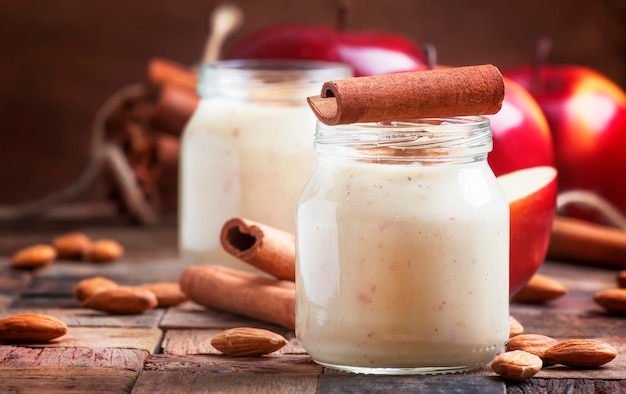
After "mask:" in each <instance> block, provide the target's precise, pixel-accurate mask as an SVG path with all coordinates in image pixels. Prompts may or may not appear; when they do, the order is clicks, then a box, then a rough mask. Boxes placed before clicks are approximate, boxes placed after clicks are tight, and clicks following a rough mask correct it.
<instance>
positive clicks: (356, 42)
mask: <svg viewBox="0 0 626 394" xmlns="http://www.w3.org/2000/svg"><path fill="white" fill-rule="evenodd" d="M223 58H224V59H302V60H320V61H330V62H339V63H345V64H348V65H350V66H351V67H352V69H353V73H354V75H355V76H357V77H358V76H365V75H379V74H388V73H394V72H402V71H414V70H424V69H427V66H426V60H425V58H424V54H423V52H422V49H421V47H420V46H419V45H418V44H416V43H414V42H413V41H411V40H409V39H407V38H405V37H403V36H401V35H396V34H391V33H383V32H375V31H360V32H352V31H342V30H337V29H333V28H330V27H327V26H305V25H293V24H280V25H274V26H270V27H267V28H264V29H261V30H258V31H256V32H253V33H252V34H251V35H249V36H247V37H245V38H243V39H242V40H240V41H238V42H236V43H235V44H233V45H232V46H231V47H230V48H228V49H227V50H226V51H225V52H224V56H223Z"/></svg>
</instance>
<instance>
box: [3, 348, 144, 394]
mask: <svg viewBox="0 0 626 394" xmlns="http://www.w3.org/2000/svg"><path fill="white" fill-rule="evenodd" d="M147 355H148V353H147V352H146V351H144V350H140V349H126V348H87V347H79V348H72V347H42V348H31V347H25V346H0V382H1V383H0V392H20V393H27V392H33V393H39V392H45V393H57V392H58V393H64V392H111V393H122V392H130V389H131V388H132V385H133V383H134V381H135V379H136V377H137V376H138V374H139V372H140V371H141V369H142V368H143V363H144V360H145V358H146V357H147Z"/></svg>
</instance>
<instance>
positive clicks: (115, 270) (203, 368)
mask: <svg viewBox="0 0 626 394" xmlns="http://www.w3.org/2000/svg"><path fill="white" fill-rule="evenodd" d="M0 226H1V227H0V316H7V315H13V314H17V313H22V312H27V311H28V312H41V313H46V314H49V315H52V316H55V317H57V318H59V319H61V320H63V321H64V322H65V323H67V325H68V326H69V332H68V334H67V335H66V336H64V337H62V338H59V339H58V340H56V341H55V342H52V343H48V344H45V345H42V344H39V345H22V346H16V345H12V344H0V392H10V393H17V392H20V393H22V392H24V393H27V392H47V393H53V392H89V393H91V392H111V393H126V392H130V393H137V394H139V393H157V392H165V393H178V392H193V393H196V392H256V393H276V392H295V393H316V392H320V393H326V392H337V393H338V392H341V393H343V392H359V393H361V392H379V391H382V392H387V391H389V392H396V393H399V392H428V393H432V392H442V393H444V392H445V393H448V392H457V393H465V392H468V393H505V392H508V393H546V392H549V393H596V392H597V393H620V392H626V341H625V338H626V317H614V316H609V315H607V314H605V313H604V312H603V311H602V310H601V309H600V308H599V307H598V306H596V305H595V304H594V302H593V300H592V295H593V293H594V292H595V291H596V290H599V289H603V288H609V287H615V274H616V271H615V270H606V269H599V268H591V267H583V266H575V265H570V264H564V263H556V262H546V263H545V264H544V266H543V267H542V268H541V272H543V273H545V274H548V275H550V276H552V277H554V278H556V279H558V280H560V281H561V282H562V283H563V284H565V285H566V286H568V287H569V289H570V292H569V293H568V294H566V295H565V296H563V297H561V298H559V299H558V300H555V301H552V302H550V303H548V304H545V305H520V304H513V305H512V306H511V314H512V315H513V316H515V317H516V318H518V320H520V321H521V322H522V323H523V325H524V326H525V329H526V332H528V333H539V334H545V335H550V336H553V337H555V338H558V339H566V338H577V337H582V338H597V339H602V340H605V341H607V342H609V343H611V344H612V345H613V346H615V347H616V348H617V349H618V351H619V352H620V354H619V355H618V357H617V358H616V359H615V360H613V361H612V362H611V363H609V364H607V365H605V366H603V367H601V368H598V369H591V370H577V369H570V368H565V367H561V366H553V367H549V368H544V369H543V370H542V371H540V372H539V373H538V374H537V375H536V376H535V377H534V378H532V379H530V380H527V381H525V382H522V383H515V382H507V381H504V380H502V379H501V378H500V377H498V376H497V375H495V374H494V373H493V372H491V370H490V369H489V368H488V367H485V368H484V369H482V370H480V371H475V372H472V373H465V374H455V375H444V376H363V375H352V374H344V373H336V372H332V371H329V370H325V369H324V368H322V367H321V366H318V365H316V364H315V363H313V362H312V361H311V359H310V358H309V357H308V355H307V354H306V352H305V351H304V350H303V349H302V347H301V346H300V345H299V343H298V340H297V339H296V338H295V336H294V334H293V332H288V331H287V330H284V329H281V328H279V327H274V326H267V325H266V324H263V323H260V322H255V321H251V320H248V319H245V318H241V317H239V316H233V315H229V314H224V313H218V312H216V311H210V310H207V309H205V308H203V307H200V306H198V305H196V304H194V303H192V302H188V303H185V304H183V305H180V306H177V307H171V308H167V309H163V308H159V309H154V310H151V311H149V312H146V313H144V314H141V315H131V316H116V315H107V314H104V313H101V312H97V311H92V310H88V309H84V308H81V307H80V306H79V305H78V303H77V301H75V300H74V298H73V297H72V294H71V289H72V287H73V286H74V284H75V283H77V282H78V281H79V280H81V279H83V278H86V277H90V276H95V275H103V276H107V277H110V278H111V279H113V280H116V281H117V282H119V283H121V284H140V283H147V282H156V281H177V280H178V276H179V274H180V272H181V271H182V270H183V269H184V266H183V265H182V264H181V262H180V261H179V259H178V255H177V246H176V227H175V225H173V224H169V225H157V226H152V227H132V226H120V225H116V224H113V223H111V222H110V221H107V220H100V221H89V222H85V221H81V220H72V221H58V220H56V221H55V220H47V221H40V222H37V223H31V224H20V225H10V226H9V225H1V224H0ZM67 231H83V232H85V233H86V234H88V235H89V236H91V237H93V238H104V237H107V238H115V239H117V240H119V241H120V242H121V243H122V244H124V246H125V247H126V255H125V256H124V257H123V258H122V259H121V260H119V261H117V262H114V263H110V264H93V263H81V262H71V261H62V260H57V261H56V262H54V263H53V264H52V265H50V266H48V267H45V268H43V269H40V270H37V271H34V272H30V271H21V270H14V269H11V268H10V267H9V259H10V255H11V254H12V253H13V252H15V251H16V250H17V249H19V248H21V247H24V246H29V245H32V244H35V243H40V242H50V241H51V240H52V238H53V237H54V236H56V235H59V234H61V233H63V232H67ZM250 325H252V326H260V327H266V328H270V329H273V330H276V331H278V332H280V333H282V334H283V335H284V336H285V337H286V338H288V339H289V344H288V345H287V346H286V347H285V348H283V349H281V350H280V351H279V352H277V353H275V354H272V355H269V356H264V357H256V358H229V357H225V356H223V355H220V354H219V353H218V352H217V351H216V350H215V349H214V348H212V346H211V345H210V340H211V338H212V336H213V335H215V334H216V333H217V332H219V331H221V330H223V329H225V328H230V327H236V326H250Z"/></svg>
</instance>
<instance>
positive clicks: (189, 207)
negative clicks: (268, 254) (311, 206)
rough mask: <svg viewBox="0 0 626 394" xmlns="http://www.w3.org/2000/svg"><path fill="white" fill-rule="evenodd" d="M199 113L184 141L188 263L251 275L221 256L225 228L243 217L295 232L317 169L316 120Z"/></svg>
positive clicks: (280, 110)
mask: <svg viewBox="0 0 626 394" xmlns="http://www.w3.org/2000/svg"><path fill="white" fill-rule="evenodd" d="M199 105H200V108H198V110H197V111H196V113H195V114H194V116H193V117H192V118H191V120H190V122H189V124H188V126H187V128H186V132H185V135H184V137H183V141H182V154H181V158H182V159H181V166H182V172H181V190H182V193H181V211H180V243H181V252H182V258H183V260H184V261H188V262H203V261H204V262H212V263H219V262H221V263H224V262H228V263H229V265H240V268H248V267H249V266H248V265H247V264H242V263H239V262H238V261H236V260H235V259H232V258H231V257H230V256H228V255H227V254H226V253H225V252H223V250H222V248H221V246H220V244H219V234H220V230H221V228H222V225H223V224H224V223H225V222H226V221H227V220H228V219H230V218H232V217H235V216H243V217H246V218H249V219H252V220H255V221H257V222H260V223H265V224H269V225H272V226H274V227H278V228H280V229H283V230H287V231H291V232H293V231H294V230H295V211H296V201H297V199H298V195H299V194H300V192H301V191H302V188H303V187H304V184H305V183H306V180H307V178H308V176H309V175H310V173H311V172H312V171H313V168H314V166H315V162H316V157H315V152H314V151H313V148H312V144H313V130H314V128H315V117H314V116H313V114H312V113H311V111H310V110H308V108H306V107H305V106H304V105H302V106H291V107H274V106H263V105H258V104H254V103H248V102H242V101H237V100H204V101H201V102H200V104H199ZM208 129H210V131H211V132H210V133H209V132H207V130H208Z"/></svg>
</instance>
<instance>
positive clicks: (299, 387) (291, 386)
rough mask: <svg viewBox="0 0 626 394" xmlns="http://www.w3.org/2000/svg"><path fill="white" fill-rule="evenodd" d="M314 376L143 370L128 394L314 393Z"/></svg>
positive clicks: (315, 383)
mask: <svg viewBox="0 0 626 394" xmlns="http://www.w3.org/2000/svg"><path fill="white" fill-rule="evenodd" d="M318 379H319V377H318V376H316V375H299V374H298V375H295V374H287V375H282V374H281V375H278V376H277V375H261V374H246V373H243V374H221V373H207V372H205V371H186V370H178V371H169V370H166V371H144V372H142V373H141V374H140V375H139V378H138V379H137V382H136V383H135V385H134V387H133V389H132V394H143V393H146V394H152V393H156V392H163V393H166V392H169V393H174V392H175V393H180V394H184V393H190V394H193V393H208V392H212V393H225V394H228V393H233V394H240V393H242V392H246V393H255V394H282V393H298V394H309V393H310V394H314V393H316V392H317V383H318Z"/></svg>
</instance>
